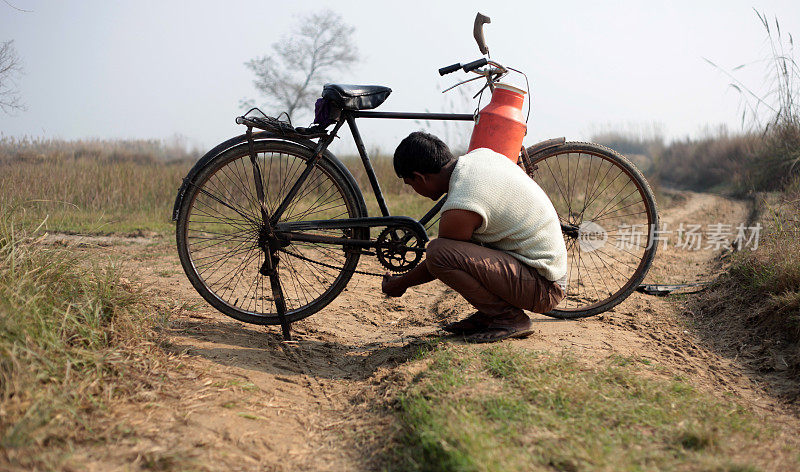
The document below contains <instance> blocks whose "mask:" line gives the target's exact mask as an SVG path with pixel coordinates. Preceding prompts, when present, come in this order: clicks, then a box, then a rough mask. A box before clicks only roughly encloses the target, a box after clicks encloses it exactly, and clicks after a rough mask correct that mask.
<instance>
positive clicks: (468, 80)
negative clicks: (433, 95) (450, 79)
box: [442, 76, 483, 93]
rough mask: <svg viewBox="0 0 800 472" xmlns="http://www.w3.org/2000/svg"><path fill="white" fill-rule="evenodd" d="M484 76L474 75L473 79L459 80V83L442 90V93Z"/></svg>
mask: <svg viewBox="0 0 800 472" xmlns="http://www.w3.org/2000/svg"><path fill="white" fill-rule="evenodd" d="M482 78H483V77H482V76H478V77H473V78H471V79H467V80H464V81H462V82H459V83H457V84H455V85H453V86H452V87H448V88H446V89H444V90H442V93H445V92H447V91H450V90H453V89H454V88H456V87H458V86H459V85H463V84H466V83H467V82H472V81H473V80H478V79H482Z"/></svg>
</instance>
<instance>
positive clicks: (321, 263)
mask: <svg viewBox="0 0 800 472" xmlns="http://www.w3.org/2000/svg"><path fill="white" fill-rule="evenodd" d="M280 251H281V252H283V253H285V254H288V255H290V256H292V257H296V258H298V259H301V260H304V261H306V262H310V263H312V264H319V265H321V266H323V267H327V268H329V269H334V270H341V271H343V272H350V273H353V274H360V275H371V276H373V277H383V274H377V273H375V272H367V271H363V270H357V269H344V268H342V267H337V266H335V265H331V264H327V263H325V262H320V261H315V260H312V259H309V258H308V257H306V256H302V255H300V254H296V253H294V252H291V251H287V250H286V249H280Z"/></svg>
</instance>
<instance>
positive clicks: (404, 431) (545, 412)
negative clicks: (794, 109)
mask: <svg viewBox="0 0 800 472" xmlns="http://www.w3.org/2000/svg"><path fill="white" fill-rule="evenodd" d="M426 357H427V359H428V360H429V367H428V368H427V370H425V371H424V372H423V373H422V374H420V375H418V376H417V378H416V379H415V381H414V382H413V383H412V384H411V385H410V386H408V387H407V388H406V389H405V390H404V391H403V392H402V393H400V394H399V396H398V398H397V402H396V414H397V418H398V419H399V423H400V427H399V429H398V432H397V434H396V436H395V440H396V441H397V442H398V443H399V446H398V447H395V448H394V452H392V453H390V455H389V457H388V458H387V460H386V463H385V465H384V466H385V467H386V469H388V470H420V471H423V470H426V471H427V470H429V471H434V470H436V471H438V470H462V471H470V470H475V471H495V470H496V471H501V470H502V471H513V470H750V468H751V467H752V466H754V465H755V466H759V467H760V466H763V465H764V464H768V463H769V461H770V457H768V456H765V455H764V454H761V455H755V454H753V453H752V450H751V449H752V448H758V447H759V446H758V445H759V444H760V442H761V441H764V440H771V439H772V437H773V434H774V433H773V432H772V431H770V430H769V429H766V428H765V427H762V426H760V425H759V424H758V422H757V421H755V418H753V417H752V416H751V414H750V413H748V412H747V411H746V410H744V409H743V408H742V407H740V406H739V405H738V404H736V403H734V402H725V401H720V400H718V399H716V398H713V397H711V396H709V395H707V394H704V393H701V392H698V391H697V390H695V389H694V388H692V387H691V386H690V385H688V384H686V383H684V382H683V381H675V380H659V379H655V378H653V376H652V375H643V371H642V370H639V369H641V368H644V367H641V363H638V364H639V367H637V362H636V361H635V359H634V360H627V361H624V362H623V361H621V360H620V359H621V358H615V359H611V360H610V361H608V362H604V363H601V364H600V365H599V366H598V367H588V366H586V365H584V364H582V363H581V362H579V361H577V360H575V359H574V358H572V357H571V356H569V355H566V354H563V355H555V354H549V353H540V352H530V351H525V350H519V349H515V348H512V347H509V346H499V347H495V346H493V347H490V348H484V349H480V350H476V349H474V348H471V347H464V346H454V345H449V346H444V347H440V348H438V349H435V350H433V351H431V352H429V354H427V356H426ZM454 372H457V375H456V377H457V379H458V381H454V380H453V376H454ZM787 451H791V449H787ZM794 455H795V454H794V453H793V452H787V453H786V456H787V457H788V460H794ZM745 458H747V459H745ZM750 462H753V464H751V463H750Z"/></svg>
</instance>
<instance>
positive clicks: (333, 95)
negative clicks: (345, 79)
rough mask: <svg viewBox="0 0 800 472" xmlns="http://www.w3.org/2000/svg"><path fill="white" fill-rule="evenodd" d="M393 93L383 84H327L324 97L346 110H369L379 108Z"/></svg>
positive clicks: (323, 93) (323, 92) (323, 91)
mask: <svg viewBox="0 0 800 472" xmlns="http://www.w3.org/2000/svg"><path fill="white" fill-rule="evenodd" d="M390 93H392V89H390V88H389V87H384V86H382V85H348V84H325V86H324V87H323V88H322V98H326V99H328V100H330V101H332V102H333V103H335V104H336V105H338V106H340V107H342V108H343V109H345V110H369V109H371V108H377V107H378V105H380V104H381V103H383V101H384V100H386V97H388V96H389V94H390Z"/></svg>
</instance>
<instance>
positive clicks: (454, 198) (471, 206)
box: [382, 132, 567, 343]
mask: <svg viewBox="0 0 800 472" xmlns="http://www.w3.org/2000/svg"><path fill="white" fill-rule="evenodd" d="M394 170H395V172H396V173H397V176H398V177H400V178H402V179H403V182H404V183H405V184H406V185H410V186H411V188H413V189H414V191H415V192H417V193H418V194H420V195H422V196H424V197H428V198H430V199H432V200H438V199H439V198H440V197H441V196H442V195H444V194H445V193H447V201H446V202H445V204H444V206H443V207H442V218H441V220H440V221H439V237H438V238H436V239H434V240H432V241H431V242H430V243H428V248H427V256H426V259H425V260H423V261H422V262H421V263H420V264H419V265H418V266H417V267H415V268H414V269H412V270H411V271H409V272H408V273H405V274H402V275H397V276H392V275H390V274H386V275H385V276H384V278H383V284H382V290H383V292H384V293H385V294H387V295H389V296H391V297H400V296H402V295H403V294H404V293H405V291H406V289H408V288H409V287H413V286H415V285H420V284H424V283H427V282H430V281H432V280H434V279H439V280H441V281H442V282H444V283H445V284H447V285H448V286H449V287H450V288H452V289H453V290H455V291H457V292H458V293H460V294H461V296H463V297H464V298H465V299H466V300H467V301H468V302H469V303H470V304H472V306H474V307H475V308H476V309H477V310H478V311H476V312H475V313H473V314H472V315H470V316H469V317H467V318H465V319H463V320H461V321H457V322H455V323H450V324H448V325H446V326H444V327H443V329H444V330H445V331H448V332H450V333H453V334H457V335H462V336H465V337H466V340H467V341H469V342H476V343H485V342H495V341H500V340H502V339H505V338H510V337H513V338H516V337H524V336H527V335H529V334H530V333H531V326H532V324H531V319H530V318H529V317H528V315H526V314H525V312H523V311H522V310H523V309H525V310H530V311H534V312H537V313H545V312H548V311H550V310H552V309H553V308H555V306H556V305H558V304H559V302H561V300H562V299H563V298H564V296H565V294H566V275H567V249H566V247H565V245H564V238H563V236H562V234H561V225H560V223H559V220H558V215H557V214H556V211H555V208H553V204H552V203H551V202H550V200H549V199H548V198H547V195H546V194H545V193H544V191H542V189H541V188H540V187H539V185H538V184H536V182H534V181H533V179H531V178H530V177H528V176H527V175H526V174H525V172H524V171H523V170H522V169H521V168H519V167H518V166H516V165H515V164H514V163H513V162H511V160H509V159H508V158H507V157H505V156H503V155H502V154H498V153H496V152H494V151H492V150H490V149H483V148H482V149H476V150H474V151H472V152H470V153H468V154H465V155H463V156H461V157H460V158H455V157H454V156H453V154H452V153H451V152H450V150H449V149H448V147H447V145H446V144H445V143H444V142H442V141H441V140H440V139H439V138H437V137H436V136H433V135H431V134H428V133H424V132H415V133H411V134H410V135H409V136H408V137H406V138H405V139H403V141H401V142H400V145H398V146H397V150H396V151H395V153H394Z"/></svg>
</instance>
